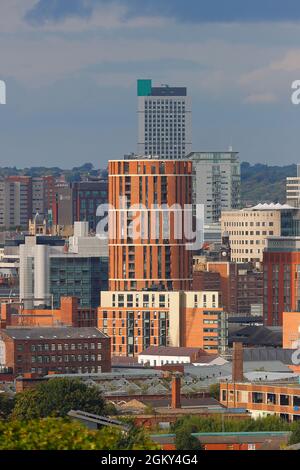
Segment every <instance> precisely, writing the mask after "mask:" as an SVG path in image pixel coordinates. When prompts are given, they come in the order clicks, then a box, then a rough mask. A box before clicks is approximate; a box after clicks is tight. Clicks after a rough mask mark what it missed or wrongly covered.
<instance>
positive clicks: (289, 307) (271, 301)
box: [263, 237, 300, 326]
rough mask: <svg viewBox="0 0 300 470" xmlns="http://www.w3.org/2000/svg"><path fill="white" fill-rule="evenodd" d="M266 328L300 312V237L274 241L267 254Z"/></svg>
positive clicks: (277, 324) (266, 249)
mask: <svg viewBox="0 0 300 470" xmlns="http://www.w3.org/2000/svg"><path fill="white" fill-rule="evenodd" d="M263 264H264V324H265V325H267V326H281V325H282V322H283V312H297V311H299V310H300V275H299V273H300V237H271V238H268V239H267V245H266V248H265V251H264V263H263Z"/></svg>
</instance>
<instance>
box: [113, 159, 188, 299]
mask: <svg viewBox="0 0 300 470" xmlns="http://www.w3.org/2000/svg"><path fill="white" fill-rule="evenodd" d="M125 198H126V199H125ZM109 203H110V205H111V207H113V210H110V212H109V226H110V234H109V265H110V268H109V289H110V290H112V291H122V290H128V291H132V290H142V289H152V288H159V289H165V290H189V289H191V285H192V259H191V257H192V251H190V250H187V246H186V244H187V243H188V242H189V241H190V240H187V239H186V238H185V235H186V233H185V231H184V219H185V216H184V214H186V213H187V212H190V214H189V216H190V217H191V210H190V209H186V207H187V206H186V205H191V203H192V162H190V161H184V160H182V161H178V160H177V161H171V160H168V161H161V160H158V159H155V158H150V157H149V158H144V159H141V160H137V159H133V160H117V161H110V162H109ZM174 205H177V207H178V208H181V209H182V212H180V209H179V211H177V212H176V210H173V209H171V210H170V212H169V214H167V212H168V211H164V210H163V211H162V210H161V209H160V208H161V207H162V206H164V207H169V208H171V207H173V208H174ZM156 206H157V207H158V208H156ZM138 209H139V210H138ZM175 209H176V207H175ZM168 217H169V219H168ZM180 217H181V219H180ZM112 227H114V228H113V229H112V230H111V228H112ZM130 227H131V228H130ZM135 229H136V230H135ZM166 229H167V230H166ZM180 229H181V230H182V232H181V233H182V237H180V236H178V230H179V234H180ZM133 230H134V231H135V233H137V234H138V235H137V236H136V235H135V234H134V233H133ZM176 230H177V233H176ZM166 231H167V233H166ZM188 238H189V237H188Z"/></svg>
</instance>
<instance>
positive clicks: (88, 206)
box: [72, 180, 108, 232]
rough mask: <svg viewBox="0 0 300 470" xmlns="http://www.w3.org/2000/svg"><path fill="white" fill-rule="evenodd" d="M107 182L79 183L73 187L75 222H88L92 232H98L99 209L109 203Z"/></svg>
mask: <svg viewBox="0 0 300 470" xmlns="http://www.w3.org/2000/svg"><path fill="white" fill-rule="evenodd" d="M107 185H108V183H107V181H105V180H96V181H79V182H75V183H73V185H72V198H73V222H75V221H86V222H88V224H89V227H90V230H91V231H93V232H96V228H97V222H98V221H99V217H97V208H98V206H100V205H101V204H107V202H108V190H107Z"/></svg>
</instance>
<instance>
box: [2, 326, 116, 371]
mask: <svg viewBox="0 0 300 470" xmlns="http://www.w3.org/2000/svg"><path fill="white" fill-rule="evenodd" d="M0 364H1V365H4V366H6V367H9V368H11V369H12V370H13V373H14V375H19V374H24V373H36V374H39V375H47V374H48V373H49V372H56V373H62V374H64V373H66V374H72V373H77V374H78V373H79V374H81V373H82V374H84V373H99V372H110V370H111V356H110V338H109V337H108V336H106V335H105V334H104V333H102V331H100V330H98V328H72V327H59V328H47V327H43V328H6V329H0Z"/></svg>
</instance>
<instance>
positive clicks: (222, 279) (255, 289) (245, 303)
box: [193, 261, 263, 315]
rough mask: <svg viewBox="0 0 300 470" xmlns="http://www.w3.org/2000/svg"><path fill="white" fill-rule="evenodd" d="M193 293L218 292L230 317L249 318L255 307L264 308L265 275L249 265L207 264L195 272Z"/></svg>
mask: <svg viewBox="0 0 300 470" xmlns="http://www.w3.org/2000/svg"><path fill="white" fill-rule="evenodd" d="M193 289H194V290H197V291H218V292H220V293H221V297H222V306H223V308H224V310H225V311H226V312H228V313H229V314H235V313H239V314H243V315H249V314H250V313H251V310H252V306H254V305H259V306H260V305H261V308H262V304H263V272H262V271H259V270H257V269H253V267H252V266H251V265H250V264H249V263H239V264H238V263H233V262H228V261H220V262H218V261H216V262H207V263H205V264H204V265H202V266H201V267H197V265H196V268H195V269H194V272H193Z"/></svg>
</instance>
